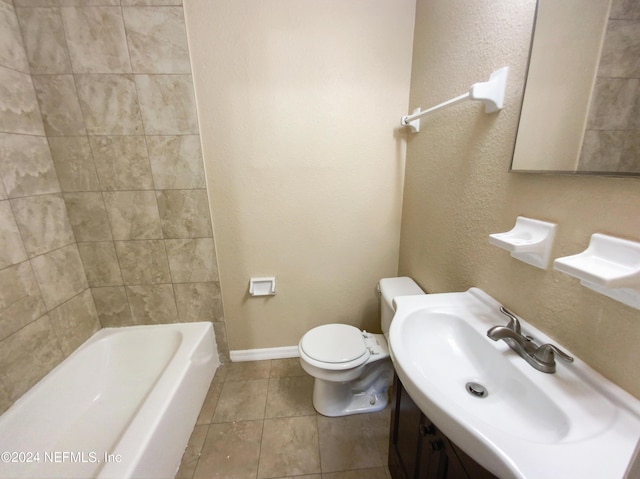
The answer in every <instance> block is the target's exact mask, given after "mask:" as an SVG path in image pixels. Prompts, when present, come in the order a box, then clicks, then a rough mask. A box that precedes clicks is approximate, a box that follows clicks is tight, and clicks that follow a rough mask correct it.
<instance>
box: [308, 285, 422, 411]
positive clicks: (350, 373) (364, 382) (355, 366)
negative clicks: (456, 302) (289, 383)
mask: <svg viewBox="0 0 640 479" xmlns="http://www.w3.org/2000/svg"><path fill="white" fill-rule="evenodd" d="M378 290H379V292H380V312H381V315H380V319H381V326H382V334H372V333H369V332H367V331H361V330H360V329H358V328H356V327H355V326H351V325H348V324H335V323H334V324H325V325H322V326H318V327H315V328H313V329H311V330H309V331H307V333H306V334H305V335H304V336H303V337H302V339H301V340H300V343H299V344H298V352H299V354H300V364H301V366H302V368H303V369H304V370H305V371H306V372H307V373H309V374H310V375H311V376H313V378H314V383H313V407H314V408H315V409H316V411H318V412H319V413H320V414H322V415H324V416H346V415H349V414H362V413H368V412H375V411H380V410H382V409H384V408H385V407H386V405H387V403H388V400H389V398H388V389H389V386H391V383H392V381H393V365H392V364H391V359H390V357H389V347H388V345H387V338H386V336H387V335H388V334H389V326H390V325H391V320H392V319H393V314H394V313H395V309H394V305H393V299H394V298H395V297H397V296H408V295H416V294H424V291H422V290H421V289H420V287H419V286H418V285H417V284H416V283H415V282H414V281H413V280H412V279H411V278H407V277H402V278H384V279H381V280H380V282H379V283H378Z"/></svg>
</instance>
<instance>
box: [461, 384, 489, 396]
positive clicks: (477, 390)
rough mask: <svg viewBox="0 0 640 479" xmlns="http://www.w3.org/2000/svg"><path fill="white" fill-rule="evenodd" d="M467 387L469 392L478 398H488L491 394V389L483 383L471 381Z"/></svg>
mask: <svg viewBox="0 0 640 479" xmlns="http://www.w3.org/2000/svg"><path fill="white" fill-rule="evenodd" d="M465 388H466V389H467V392H468V393H469V394H471V395H472V396H473V397H476V398H486V397H487V396H488V395H489V391H487V388H485V387H484V386H483V385H482V384H479V383H474V382H469V383H467V384H466V386H465Z"/></svg>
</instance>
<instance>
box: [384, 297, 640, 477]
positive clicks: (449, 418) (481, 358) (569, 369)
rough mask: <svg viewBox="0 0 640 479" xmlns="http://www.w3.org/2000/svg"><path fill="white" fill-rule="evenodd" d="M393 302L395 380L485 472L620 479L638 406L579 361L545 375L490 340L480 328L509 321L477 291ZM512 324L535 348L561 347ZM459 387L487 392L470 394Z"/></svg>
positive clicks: (636, 427)
mask: <svg viewBox="0 0 640 479" xmlns="http://www.w3.org/2000/svg"><path fill="white" fill-rule="evenodd" d="M395 302H396V305H397V309H396V314H395V317H394V319H393V321H392V323H391V328H390V331H389V344H390V350H391V357H392V359H393V363H394V366H395V368H396V371H397V373H398V376H399V377H400V379H401V381H402V383H403V384H404V386H405V388H406V389H407V391H408V392H409V395H410V396H411V397H412V399H413V400H414V401H415V402H416V404H417V405H418V406H419V407H420V409H421V410H422V411H423V412H424V413H425V414H426V415H427V416H428V417H429V418H430V419H431V420H432V421H433V422H434V423H435V424H436V426H438V427H439V428H440V429H441V430H442V431H443V432H444V433H445V434H446V435H447V436H449V438H450V439H451V440H452V441H453V442H455V443H456V444H458V445H459V446H460V447H462V449H464V450H465V451H466V452H467V453H468V454H469V455H470V456H471V457H473V458H474V459H475V460H476V461H477V462H479V463H480V464H481V465H483V466H484V467H485V468H486V469H488V470H489V471H491V472H492V473H493V474H495V475H496V476H498V477H500V478H504V479H507V478H527V479H533V478H536V479H553V478H558V479H569V478H580V479H587V478H594V479H603V478H607V479H609V478H611V479H613V478H623V477H626V471H627V469H628V468H629V467H630V463H631V461H632V457H633V455H634V450H635V448H636V445H637V444H638V440H639V439H640V401H638V400H637V399H635V398H634V397H632V396H631V395H629V394H628V393H626V392H624V391H623V390H621V389H620V388H619V387H617V386H615V385H614V384H613V383H611V382H610V381H608V380H607V379H605V378H603V377H602V376H601V375H599V374H598V373H596V372H595V371H593V370H592V369H591V368H589V367H588V366H587V365H586V364H585V363H584V362H582V361H580V360H579V359H578V358H575V361H574V362H573V363H564V362H563V361H561V360H559V359H557V358H556V363H557V370H556V373H555V374H546V373H543V372H540V371H537V370H535V369H534V368H533V367H531V366H530V365H529V364H527V363H526V362H525V360H524V359H522V358H521V357H520V356H518V354H517V353H515V352H514V351H513V350H511V349H510V348H509V346H508V345H507V344H506V343H505V342H504V341H498V342H494V341H492V340H491V339H489V338H488V337H487V335H486V333H487V330H488V329H489V328H491V327H492V326H496V325H505V324H506V323H507V321H508V318H506V317H505V316H504V315H502V314H500V311H499V310H500V304H499V303H498V302H497V301H495V300H494V299H493V298H491V297H490V296H488V295H487V294H486V293H484V292H483V291H482V290H480V289H477V288H471V289H470V290H469V291H467V292H465V293H446V294H430V295H421V296H405V297H400V298H396V299H395ZM520 322H521V324H522V330H523V334H528V335H530V336H533V338H534V339H535V342H536V343H537V344H544V343H554V344H556V345H557V346H559V347H560V348H562V345H559V344H557V343H555V342H554V341H553V340H551V339H550V338H549V337H548V336H546V335H544V334H543V333H541V332H540V331H539V330H537V329H536V328H534V327H533V326H531V325H529V324H528V323H527V322H526V321H523V320H521V321H520ZM562 349H564V348H562ZM567 352H568V351H567ZM568 353H569V354H570V355H572V354H571V353H570V352H568ZM572 356H573V355H572ZM468 383H477V384H480V385H481V386H483V387H484V389H485V390H486V392H487V394H486V396H484V397H479V396H477V395H476V394H472V393H470V392H469V391H468V390H467V388H466V385H467V384H468Z"/></svg>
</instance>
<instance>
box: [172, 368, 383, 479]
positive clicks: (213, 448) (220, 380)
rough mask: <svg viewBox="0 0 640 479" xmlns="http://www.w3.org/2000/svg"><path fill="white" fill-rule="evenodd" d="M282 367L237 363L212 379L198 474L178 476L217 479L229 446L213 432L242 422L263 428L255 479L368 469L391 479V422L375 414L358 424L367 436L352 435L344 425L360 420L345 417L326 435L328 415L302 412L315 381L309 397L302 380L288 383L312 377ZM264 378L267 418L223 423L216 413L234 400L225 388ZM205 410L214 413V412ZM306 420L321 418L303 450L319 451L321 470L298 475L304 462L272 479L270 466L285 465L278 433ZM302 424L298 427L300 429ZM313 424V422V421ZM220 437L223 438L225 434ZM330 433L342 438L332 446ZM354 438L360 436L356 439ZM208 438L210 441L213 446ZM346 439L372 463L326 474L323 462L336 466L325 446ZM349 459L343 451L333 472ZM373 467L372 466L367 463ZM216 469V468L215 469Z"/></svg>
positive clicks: (337, 475)
mask: <svg viewBox="0 0 640 479" xmlns="http://www.w3.org/2000/svg"><path fill="white" fill-rule="evenodd" d="M277 361H280V360H277ZM285 361H286V360H285ZM276 364H278V369H274V367H275V364H274V360H269V363H268V364H265V363H262V364H261V362H252V363H248V364H242V363H232V364H226V365H223V366H221V368H224V369H223V370H221V371H220V373H219V374H220V375H219V376H218V377H214V379H213V380H212V383H211V386H210V390H209V391H208V393H207V399H206V400H205V404H204V405H203V410H205V411H206V412H205V414H207V416H208V415H209V414H210V416H208V417H205V418H203V419H201V422H200V423H199V424H198V426H199V427H201V428H204V429H203V430H201V432H204V439H203V440H202V442H201V444H199V448H198V445H197V444H196V445H194V446H193V447H194V450H193V451H191V453H190V454H191V457H192V456H195V460H193V464H191V465H190V466H189V469H190V470H192V471H193V472H192V473H191V474H190V475H187V471H185V474H184V475H180V476H178V477H180V478H181V479H182V478H184V479H187V478H188V479H194V478H196V476H197V477H198V478H199V477H201V476H202V477H205V476H206V477H209V476H210V475H213V474H212V470H211V467H214V471H216V472H215V474H217V472H218V469H219V468H220V467H224V466H225V464H223V463H220V462H218V463H215V455H216V454H218V455H220V451H219V450H218V449H219V448H220V447H222V448H224V444H223V445H222V446H220V444H218V443H216V438H215V437H214V435H213V433H212V432H211V431H213V430H217V431H224V430H227V431H232V429H233V428H235V427H236V425H237V424H238V423H243V422H247V421H253V422H254V423H255V425H256V426H257V425H258V424H259V425H260V427H261V431H260V433H259V441H257V452H256V451H255V450H254V453H252V455H255V456H257V459H256V460H255V461H256V462H255V473H251V476H252V477H255V478H256V479H257V478H260V470H261V466H263V467H266V468H267V469H265V470H264V471H263V473H264V474H265V475H264V476H263V478H261V479H280V478H283V477H296V476H310V477H313V478H315V477H318V478H324V477H325V475H327V474H329V475H330V477H331V478H336V479H340V478H342V477H343V474H345V473H348V472H351V475H349V476H348V477H353V471H358V470H365V469H372V470H375V471H374V472H375V474H376V477H378V475H380V474H382V476H381V477H385V478H387V477H388V471H387V466H386V462H387V459H386V455H385V452H384V451H382V450H381V446H382V441H381V438H382V434H387V431H383V430H382V428H381V426H382V425H383V424H384V423H385V422H387V424H388V419H387V420H385V419H384V418H382V417H380V418H377V417H376V418H374V416H372V415H371V414H366V415H365V416H366V417H365V418H363V419H364V420H355V424H360V425H362V426H364V427H360V428H359V429H363V430H361V431H352V430H348V429H354V428H353V427H351V428H347V430H344V431H341V430H340V423H341V421H342V422H344V421H346V422H347V424H349V423H350V424H354V420H352V421H351V422H349V420H344V419H342V420H341V418H328V422H325V425H324V426H323V428H324V430H321V417H324V416H321V415H320V414H318V413H317V412H315V411H313V412H312V413H307V411H305V407H309V406H306V405H305V406H303V407H302V409H300V404H297V403H299V402H300V400H303V401H305V402H306V401H309V403H308V404H309V405H310V401H311V396H312V384H313V383H312V381H310V382H309V385H307V384H305V386H304V387H305V389H307V388H308V387H309V388H310V389H309V390H308V392H306V393H305V392H302V391H303V390H302V389H300V387H301V386H300V382H299V381H298V382H296V381H286V380H285V379H286V378H292V377H306V376H308V375H307V374H306V373H303V374H301V372H300V371H298V369H299V366H296V365H295V363H294V362H292V361H289V362H288V363H285V362H282V363H276ZM216 374H218V372H216ZM274 374H277V375H276V376H273V375H274ZM264 379H266V380H267V382H266V384H265V386H264V387H265V389H264V404H261V411H262V413H261V417H260V418H252V417H253V416H252V415H251V414H249V418H243V419H237V418H236V419H234V417H233V415H229V416H227V417H222V419H224V420H223V421H220V419H221V416H220V414H219V415H218V418H217V420H216V413H219V411H218V409H219V408H220V407H221V402H223V401H224V400H225V399H229V398H225V397H223V396H224V394H223V393H224V390H225V389H224V387H225V384H227V383H233V382H240V381H244V382H245V385H247V384H249V382H250V381H258V380H262V382H263V383H264ZM302 383H305V381H302ZM258 384H259V383H254V384H253V386H257V385H258ZM276 385H279V386H276ZM292 385H293V386H292ZM287 386H289V387H295V388H296V391H297V393H296V395H295V396H287V395H286V391H287ZM235 387H236V388H238V387H239V388H242V387H243V386H235ZM278 388H280V390H278ZM240 390H241V389H238V391H240ZM254 391H256V392H257V391H258V390H257V389H255V388H254ZM260 396H262V393H260ZM301 397H302V399H301ZM240 399H241V398H239V400H240ZM253 399H255V398H249V401H251V400H253ZM260 401H261V400H260ZM270 401H281V403H280V404H277V403H273V402H272V403H270ZM282 401H284V402H282ZM208 403H209V404H208ZM238 404H239V403H238ZM270 404H271V406H270ZM223 407H224V404H223ZM239 407H242V404H239ZM286 407H291V409H290V411H289V412H287V411H286ZM387 407H388V406H387ZM205 408H210V410H209V409H205ZM232 412H233V411H232ZM268 413H269V414H272V415H274V417H267V414H268ZM373 414H376V413H373ZM254 415H259V413H255V414H254ZM305 417H307V418H310V417H315V419H314V420H313V424H314V427H315V432H313V433H312V437H310V438H307V442H306V446H305V444H304V443H302V444H301V447H303V449H301V450H304V449H308V448H311V450H315V451H316V453H315V454H316V455H317V460H318V466H317V468H318V471H317V472H311V473H307V474H298V473H297V472H296V470H300V467H302V466H301V464H302V463H300V464H294V469H290V467H289V469H286V468H285V469H286V472H288V473H289V474H284V475H269V473H268V472H267V470H268V469H269V468H270V467H271V468H273V467H276V470H277V468H278V467H280V466H281V465H280V464H279V463H278V460H279V459H278V458H279V457H280V456H279V455H278V453H277V452H275V454H276V455H275V456H273V454H274V448H275V450H277V447H278V446H277V445H278V439H279V438H278V437H275V436H273V434H278V433H277V430H278V428H282V427H284V428H285V429H284V431H286V430H289V431H291V429H287V428H292V427H300V424H304V421H302V422H300V421H301V420H302V419H301V418H305ZM348 417H353V416H346V417H345V418H348ZM334 419H335V422H333V420H334ZM267 420H269V424H270V431H271V432H270V436H269V437H270V438H271V440H272V441H273V439H275V440H276V441H275V442H276V444H275V446H273V444H272V447H271V448H269V449H268V450H267V449H265V444H264V441H265V440H266V437H265V432H266V429H267V428H266V426H267ZM307 421H308V420H307ZM332 422H333V423H332ZM296 424H297V425H298V426H295V425H296ZM307 424H309V423H308V422H307ZM329 425H331V427H329ZM246 427H249V426H246ZM305 427H308V426H305ZM327 427H328V429H327ZM212 428H215V429H212ZM225 428H226V429H225ZM355 429H357V428H355ZM293 430H294V431H295V430H296V429H293ZM358 432H359V433H360V434H361V435H364V436H362V437H363V439H362V440H361V441H358V440H357V433H358ZM256 433H257V431H254V434H256ZM343 433H344V434H345V436H344V437H345V438H348V439H344V438H343V439H341V438H340V436H342V434H343ZM210 434H211V436H210ZM220 434H222V432H220ZM225 434H227V435H228V433H225ZM325 434H336V435H337V436H336V437H334V438H332V440H329V441H328V442H327V436H325ZM354 434H356V435H355V436H354ZM351 436H353V437H355V438H356V439H353V437H351ZM365 436H366V437H365ZM323 437H324V438H325V439H324V441H325V442H324V443H323V439H322V438H323ZM207 439H209V443H208V441H207ZM256 439H258V437H257V434H256ZM286 439H287V438H284V439H283V440H284V442H283V443H282V445H288V446H289V447H290V444H288V443H287V440H286ZM308 439H312V443H310V442H308ZM229 440H231V441H234V440H236V438H231V439H229V438H228V437H227V436H225V440H224V441H222V443H226V442H228V441H229ZM340 440H347V443H345V444H348V445H351V444H352V443H358V442H361V443H366V444H364V450H365V451H368V453H367V454H368V455H369V459H367V458H366V457H365V458H364V462H359V463H358V464H360V466H359V467H353V465H352V466H351V467H349V466H348V465H347V464H346V463H345V464H344V466H345V467H344V468H343V469H341V470H338V471H335V470H332V471H325V470H324V469H325V468H326V465H325V467H323V458H324V459H326V461H329V462H331V457H330V456H329V457H327V458H325V457H324V454H323V444H324V445H325V447H327V444H329V445H330V449H329V451H330V450H331V447H335V444H334V443H335V441H338V442H339V441H340ZM349 441H351V442H349ZM359 446H363V444H359ZM235 452H236V451H235V450H234V454H235ZM285 452H286V451H285ZM325 452H327V451H325ZM356 452H358V453H362V450H358V449H357V447H356V449H354V450H353V451H352V454H355V453H356ZM207 454H209V457H208V459H204V457H205V455H207ZM211 454H213V455H214V456H211ZM239 454H240V453H239ZM295 454H296V453H295V452H294V456H293V457H294V458H295ZM297 454H298V455H299V454H300V453H299V452H298V453H297ZM223 455H224V453H223ZM267 456H270V458H269V462H270V465H267V463H264V464H263V459H268V458H267ZM374 456H377V460H375V459H374ZM229 457H230V456H229V455H227V456H226V459H227V460H228V459H229ZM344 457H347V460H348V461H347V462H349V461H351V460H352V458H350V457H348V454H347V455H346V456H345V454H344V452H343V451H339V456H336V457H334V458H333V466H332V467H331V469H333V468H334V467H335V465H336V464H340V461H341V460H344ZM341 458H342V459H341ZM274 460H275V461H276V463H274V462H273V461H274ZM305 460H306V459H305ZM211 461H214V462H213V463H212V462H211ZM326 461H325V462H326ZM336 461H338V462H336ZM286 462H287V461H286V460H285V465H286ZM368 462H369V463H370V464H367V463H368ZM211 464H213V466H212V465H211ZM216 464H217V465H216ZM274 464H275V466H274ZM327 464H328V463H327ZM380 464H381V465H380ZM199 468H202V471H201V472H200V473H198V470H199ZM206 468H209V469H208V471H207V470H206ZM296 468H297V469H296ZM302 469H304V467H302ZM312 469H315V468H311V469H308V470H312ZM292 473H293V474H292ZM220 474H222V475H221V476H220V477H223V475H224V477H227V478H229V479H231V478H233V477H236V476H234V475H233V474H232V475H225V473H224V472H221V473H220ZM243 477H248V476H247V475H246V474H244V475H243ZM327 477H329V476H327ZM344 477H347V476H344ZM305 479H306V477H305Z"/></svg>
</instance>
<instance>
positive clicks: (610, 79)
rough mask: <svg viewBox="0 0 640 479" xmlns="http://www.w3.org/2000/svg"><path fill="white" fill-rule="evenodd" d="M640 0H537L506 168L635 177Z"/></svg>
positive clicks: (639, 165)
mask: <svg viewBox="0 0 640 479" xmlns="http://www.w3.org/2000/svg"><path fill="white" fill-rule="evenodd" d="M639 58H640V0H589V1H588V2H584V0H563V1H560V2H559V1H557V0H538V5H537V13H536V22H535V28H534V33H533V39H532V45H531V53H530V58H529V69H528V73H527V79H526V85H525V92H524V98H523V103H522V112H521V117H520V123H519V126H518V133H517V137H516V143H515V148H514V155H513V161H512V165H511V171H515V172H532V173H533V172H535V173H563V174H590V175H612V176H640V60H639Z"/></svg>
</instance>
